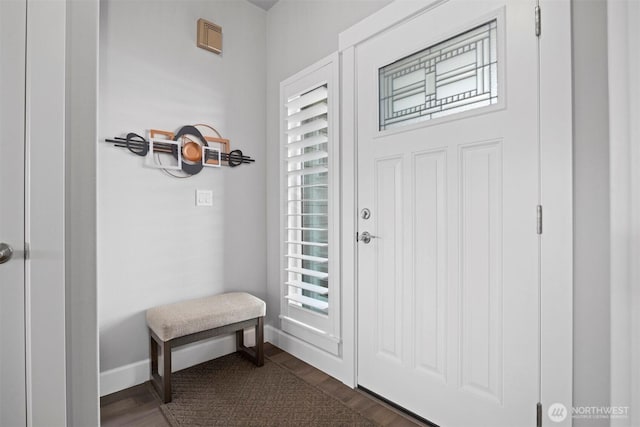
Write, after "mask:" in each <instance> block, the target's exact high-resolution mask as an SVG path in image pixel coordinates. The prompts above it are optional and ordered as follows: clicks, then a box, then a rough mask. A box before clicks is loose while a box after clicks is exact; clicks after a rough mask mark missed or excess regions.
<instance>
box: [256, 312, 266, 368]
mask: <svg viewBox="0 0 640 427" xmlns="http://www.w3.org/2000/svg"><path fill="white" fill-rule="evenodd" d="M256 365H258V366H262V365H264V317H259V318H258V324H257V325H256Z"/></svg>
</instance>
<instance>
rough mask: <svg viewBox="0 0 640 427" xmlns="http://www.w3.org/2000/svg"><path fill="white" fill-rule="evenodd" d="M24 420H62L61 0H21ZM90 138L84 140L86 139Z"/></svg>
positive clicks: (63, 15) (63, 37) (40, 422)
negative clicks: (23, 17)
mask: <svg viewBox="0 0 640 427" xmlns="http://www.w3.org/2000/svg"><path fill="white" fill-rule="evenodd" d="M27 5H28V6H27V50H26V55H27V57H26V117H25V129H26V132H25V133H26V135H25V140H26V151H25V153H26V157H27V160H26V166H25V168H26V172H25V175H26V182H25V198H26V203H25V211H26V215H25V223H26V225H25V227H26V232H25V240H26V241H27V242H28V243H29V244H30V253H29V257H28V259H27V265H26V289H25V299H26V307H25V311H26V347H27V348H26V365H27V374H26V376H27V378H26V381H27V426H40V425H60V426H62V425H66V424H67V414H66V412H67V400H66V390H67V388H66V381H67V377H66V350H65V344H66V343H65V341H66V334H65V327H66V318H65V310H66V308H65V306H66V302H65V285H66V279H65V202H66V200H65V101H66V92H65V79H66V59H67V58H66V31H67V27H66V23H67V9H66V8H67V2H66V1H52V0H47V1H31V0H28V1H27ZM90 142H91V141H89V143H90Z"/></svg>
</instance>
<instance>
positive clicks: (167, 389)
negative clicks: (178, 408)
mask: <svg viewBox="0 0 640 427" xmlns="http://www.w3.org/2000/svg"><path fill="white" fill-rule="evenodd" d="M162 359H163V362H164V363H163V365H164V366H163V369H162V385H163V392H162V394H163V396H162V400H163V401H164V403H169V402H171V344H170V343H169V341H167V342H163V343H162Z"/></svg>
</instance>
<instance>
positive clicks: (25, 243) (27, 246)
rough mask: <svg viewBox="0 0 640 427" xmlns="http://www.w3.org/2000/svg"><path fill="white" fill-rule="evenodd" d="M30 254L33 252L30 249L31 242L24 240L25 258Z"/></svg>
mask: <svg viewBox="0 0 640 427" xmlns="http://www.w3.org/2000/svg"><path fill="white" fill-rule="evenodd" d="M30 256H31V253H30V251H29V242H24V260H25V261H26V260H28V259H29V257H30Z"/></svg>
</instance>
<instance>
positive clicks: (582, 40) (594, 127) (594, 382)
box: [572, 0, 611, 427]
mask: <svg viewBox="0 0 640 427" xmlns="http://www.w3.org/2000/svg"><path fill="white" fill-rule="evenodd" d="M572 6H573V23H572V24H573V28H572V33H573V79H574V81H573V91H574V92H573V108H574V112H573V114H574V120H573V122H574V144H573V168H574V172H573V173H574V200H573V201H574V304H573V310H574V337H573V346H574V347H573V348H574V357H573V362H574V366H573V404H574V406H608V405H609V393H610V375H609V372H610V363H611V360H610V355H609V350H610V339H609V338H610V333H611V332H610V304H609V301H610V294H609V125H608V114H609V110H608V87H607V7H606V2H605V1H604V0H574V1H573V3H572ZM605 425H608V421H607V420H601V419H592V420H588V419H576V420H574V426H576V427H578V426H605Z"/></svg>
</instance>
